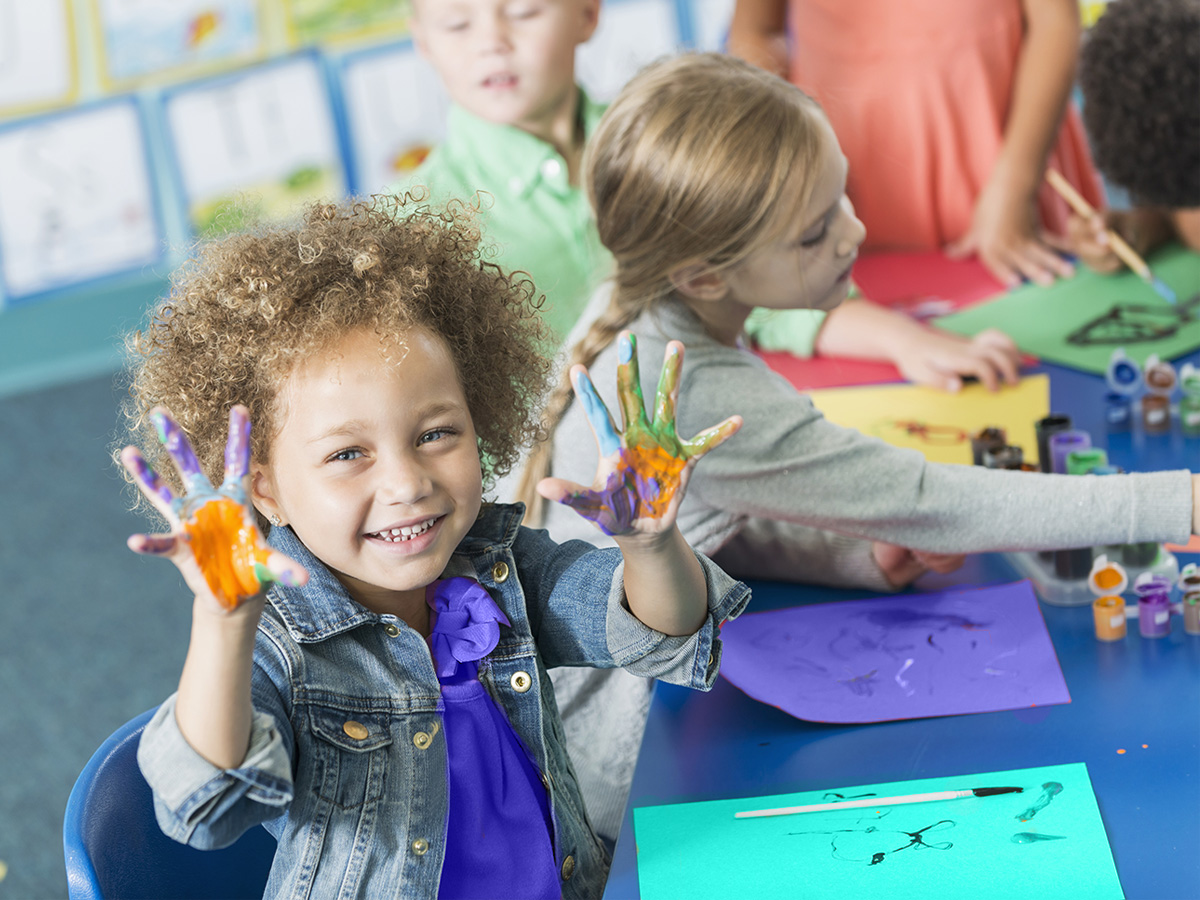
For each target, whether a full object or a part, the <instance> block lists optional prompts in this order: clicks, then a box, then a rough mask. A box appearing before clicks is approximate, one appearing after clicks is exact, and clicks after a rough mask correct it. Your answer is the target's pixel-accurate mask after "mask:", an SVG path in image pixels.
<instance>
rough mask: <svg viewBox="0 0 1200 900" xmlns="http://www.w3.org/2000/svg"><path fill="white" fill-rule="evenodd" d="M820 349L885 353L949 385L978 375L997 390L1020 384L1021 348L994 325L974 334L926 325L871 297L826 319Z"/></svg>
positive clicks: (913, 373)
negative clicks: (957, 332)
mask: <svg viewBox="0 0 1200 900" xmlns="http://www.w3.org/2000/svg"><path fill="white" fill-rule="evenodd" d="M816 350H817V352H818V353H820V354H822V355H823V356H853V357H858V358H868V359H886V360H889V361H890V362H892V363H893V364H894V365H895V366H896V368H897V369H899V370H900V374H901V375H903V376H904V377H905V378H907V379H908V380H909V381H911V382H913V383H915V384H927V385H929V386H931V387H936V388H941V389H942V390H945V391H957V390H958V389H959V388H960V387H962V377H963V376H973V377H975V378H978V379H979V381H980V382H981V383H982V384H983V385H984V386H985V387H986V388H987V389H988V390H989V391H994V390H996V389H997V388H999V387H1000V383H1001V382H1002V381H1003V382H1004V383H1006V384H1016V383H1017V381H1018V378H1019V375H1018V365H1019V363H1020V351H1018V350H1017V345H1016V344H1014V343H1013V341H1012V338H1010V337H1009V336H1008V335H1006V334H1004V333H1003V332H1001V331H997V330H996V329H994V328H989V329H987V330H986V331H981V332H980V333H979V334H977V335H975V337H973V338H964V337H961V336H960V335H957V334H950V333H949V332H946V331H939V330H937V329H934V328H929V327H927V326H925V325H922V324H921V323H920V322H917V321H915V320H913V319H910V318H909V317H908V316H906V315H904V314H902V313H898V312H896V311H895V310H891V309H888V308H887V307H885V306H880V305H879V304H877V303H872V302H870V301H869V300H847V301H846V302H845V303H843V304H842V305H841V306H839V307H838V308H837V309H835V310H834V311H833V312H831V313H830V314H829V315H828V316H827V317H826V319H825V323H824V324H823V325H822V326H821V330H820V331H819V332H818V333H817V340H816Z"/></svg>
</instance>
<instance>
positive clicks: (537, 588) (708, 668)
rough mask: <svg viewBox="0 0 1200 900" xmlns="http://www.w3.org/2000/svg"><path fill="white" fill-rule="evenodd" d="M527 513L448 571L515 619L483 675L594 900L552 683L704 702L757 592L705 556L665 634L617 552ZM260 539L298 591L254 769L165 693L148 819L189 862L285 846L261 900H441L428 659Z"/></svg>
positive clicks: (440, 777)
mask: <svg viewBox="0 0 1200 900" xmlns="http://www.w3.org/2000/svg"><path fill="white" fill-rule="evenodd" d="M522 514H523V508H522V507H521V506H520V505H519V504H518V505H500V504H497V505H490V506H489V505H485V506H484V508H483V511H482V512H481V513H480V516H479V519H478V520H477V521H476V522H475V524H474V526H473V527H472V528H471V531H470V533H469V534H468V535H467V536H466V537H465V538H464V539H463V541H462V543H461V544H459V546H458V548H457V549H456V551H455V553H454V554H453V556H452V557H451V561H450V564H449V566H448V567H447V570H446V573H445V576H446V577H450V576H454V575H466V576H468V577H471V578H475V579H476V580H478V581H479V583H480V584H482V585H483V586H484V588H485V589H486V590H487V591H488V593H489V594H490V595H491V597H492V599H493V600H495V601H496V603H497V605H498V606H499V607H500V609H501V610H502V611H503V612H504V613H505V615H506V616H507V617H508V619H509V621H510V622H511V623H512V626H511V627H510V628H506V627H503V626H501V629H500V642H499V644H497V646H496V648H495V649H494V650H493V651H492V652H491V653H490V654H488V655H487V656H486V657H484V658H483V659H482V660H480V664H479V678H480V680H481V681H482V682H483V684H484V685H485V686H486V688H487V690H488V692H489V693H490V694H491V696H492V697H493V698H495V700H496V702H497V703H498V704H499V706H500V708H501V709H502V710H503V711H504V713H505V714H506V715H507V717H508V719H509V721H510V722H511V723H512V726H513V728H514V729H515V731H516V733H517V735H518V736H519V737H520V738H521V740H522V741H523V742H524V744H525V746H526V747H527V748H528V749H529V751H530V753H531V756H532V758H533V761H534V763H535V764H536V766H537V768H538V770H539V771H540V772H541V774H542V782H543V784H544V785H545V786H546V789H547V792H548V794H549V798H550V808H551V817H552V820H553V830H554V833H553V835H552V838H553V842H554V852H555V860H556V863H557V866H558V871H559V875H560V877H561V879H562V881H561V884H562V890H563V896H564V897H570V898H574V897H580V898H584V897H588V898H590V897H599V896H600V894H601V892H602V891H603V887H604V879H605V873H606V871H607V866H608V859H607V854H606V851H605V850H604V848H603V845H602V844H601V843H600V842H599V841H598V839H597V838H596V837H595V835H594V834H593V833H592V829H591V827H590V825H589V824H588V821H587V815H586V813H585V811H584V806H583V800H582V798H581V796H580V793H579V787H578V785H577V783H576V780H575V773H574V771H573V769H572V767H571V763H570V761H569V759H568V757H567V753H566V749H565V743H564V739H563V731H562V724H561V722H560V720H559V716H558V709H557V706H556V705H555V701H554V691H553V689H552V686H551V684H550V680H549V677H548V675H547V671H546V670H547V669H548V668H554V667H556V666H600V667H611V666H625V667H626V668H628V669H629V670H630V671H631V672H634V673H635V674H638V675H646V676H655V677H657V678H661V679H663V680H665V681H670V682H673V683H676V684H684V685H689V686H691V687H695V688H699V689H701V690H707V689H709V688H710V687H711V686H712V684H713V681H714V680H715V678H716V674H717V669H718V666H719V664H720V655H721V652H720V641H719V639H718V636H717V634H718V632H717V629H718V627H719V625H720V623H721V622H722V621H724V620H725V619H727V618H732V617H734V616H736V615H738V614H739V613H740V612H741V611H742V610H743V609H744V608H745V606H746V603H747V601H748V600H749V589H748V588H747V587H746V586H745V585H743V584H740V583H739V582H736V581H734V580H733V579H731V578H730V577H729V576H727V575H725V574H724V573H723V572H722V571H721V570H720V569H719V568H717V567H716V566H715V565H714V564H713V563H711V562H710V561H709V560H707V559H705V558H704V557H702V556H699V555H698V558H699V559H700V561H701V564H702V565H703V567H704V573H705V579H706V582H707V590H708V598H707V599H708V608H709V615H708V618H707V619H706V620H705V622H704V624H703V625H702V626H701V628H700V629H699V631H698V632H697V633H696V634H694V635H691V636H688V637H669V636H666V635H663V634H661V633H660V632H657V631H654V630H652V629H650V628H648V627H646V626H645V625H644V624H642V623H641V622H640V621H639V620H638V619H637V618H635V617H634V616H633V615H632V614H631V613H630V611H629V608H628V606H627V605H626V603H625V597H624V587H623V581H622V571H623V566H622V560H621V554H620V552H619V551H618V550H612V549H609V550H597V549H596V548H594V547H592V546H591V545H589V544H586V543H584V542H582V541H572V542H569V543H566V544H556V543H554V542H553V541H552V540H550V538H549V537H548V536H547V535H546V533H545V532H544V531H532V530H530V529H527V528H524V527H522V526H521V525H520V521H521V516H522ZM269 543H270V544H271V545H272V546H273V547H275V548H276V549H278V550H280V551H281V552H283V553H286V554H288V555H289V556H291V557H292V558H293V559H295V560H297V561H298V562H300V563H302V564H303V565H305V566H306V567H307V568H308V571H309V574H310V578H309V581H308V583H307V584H306V585H304V586H303V587H300V588H284V587H281V586H278V585H276V586H273V587H272V588H271V590H270V592H269V593H268V600H269V602H268V604H267V606H266V608H265V610H264V613H263V617H262V620H261V622H260V624H259V626H258V634H257V640H256V645H255V650H254V673H253V680H252V692H253V698H254V708H255V713H254V724H253V729H252V734H251V739H250V747H249V750H248V751H247V754H246V758H245V760H244V761H243V763H242V764H241V766H239V767H238V768H236V769H224V770H223V769H219V768H216V767H214V766H213V765H211V764H210V763H209V762H207V761H206V760H205V759H204V758H203V757H201V756H200V755H199V754H197V753H196V752H195V751H194V750H192V749H191V747H190V745H189V744H188V743H187V742H186V740H184V738H183V736H182V734H181V733H180V731H179V728H178V726H177V725H176V723H175V716H174V707H175V704H174V700H175V698H174V696H172V697H171V698H170V699H168V700H167V701H166V702H165V703H164V704H163V705H162V707H161V708H160V709H159V711H158V713H157V714H156V715H155V716H154V718H153V719H152V720H151V722H150V724H149V725H148V726H147V728H146V731H145V733H144V735H143V737H142V741H141V746H140V748H139V751H138V761H139V763H140V765H141V768H142V771H143V773H144V774H145V777H146V780H147V781H148V782H149V783H150V786H151V788H152V789H153V791H154V802H155V808H156V811H157V815H158V820H159V823H160V825H161V826H162V828H163V831H165V832H166V833H167V834H168V835H170V836H171V837H173V838H175V839H176V840H178V841H181V842H184V843H187V844H191V845H192V846H196V847H201V848H212V847H223V846H227V845H228V844H230V843H232V842H233V841H234V840H235V839H236V838H237V837H238V836H239V835H241V834H242V832H244V831H245V830H246V829H247V828H250V827H251V826H253V825H255V824H256V823H263V824H264V825H265V826H266V828H267V830H268V831H270V832H271V834H273V835H274V836H275V838H276V839H277V840H278V842H279V845H278V849H277V851H276V855H275V862H274V865H273V867H272V869H271V876H270V880H269V882H268V885H267V896H269V897H287V898H318V900H326V898H335V897H337V898H345V897H367V896H370V897H427V898H430V900H433V898H436V897H437V891H438V883H439V879H440V876H441V867H442V858H443V848H444V846H445V830H446V817H447V811H448V795H447V790H448V788H447V783H446V771H447V769H446V766H447V755H446V746H445V741H444V740H443V732H442V729H441V727H440V717H439V710H440V708H441V706H440V699H441V691H440V685H439V683H438V679H437V676H436V674H435V672H434V669H433V663H432V659H431V657H430V653H429V649H428V646H427V645H426V643H425V641H424V639H423V638H422V637H421V635H419V634H418V633H417V632H415V631H413V630H412V629H410V628H409V627H408V626H406V625H405V624H404V622H403V621H401V620H400V619H398V618H397V617H395V616H391V615H379V614H376V613H373V612H371V611H370V610H368V609H366V608H364V607H362V606H360V605H359V604H358V603H356V602H355V601H353V600H352V599H351V598H350V597H349V595H348V594H347V593H346V591H345V589H344V588H342V586H341V585H340V583H339V582H338V581H337V580H336V579H335V578H334V576H333V575H332V573H330V572H329V570H328V569H326V568H325V567H324V566H323V565H321V563H319V562H318V561H317V560H316V558H315V557H313V556H312V554H311V553H309V552H308V550H307V549H306V548H305V547H304V545H303V544H302V543H301V542H300V541H299V539H298V538H296V536H295V534H294V533H293V532H292V531H291V529H289V528H286V527H282V528H275V529H273V530H272V532H271V535H270V538H269Z"/></svg>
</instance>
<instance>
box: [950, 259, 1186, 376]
mask: <svg viewBox="0 0 1200 900" xmlns="http://www.w3.org/2000/svg"><path fill="white" fill-rule="evenodd" d="M1147 262H1148V263H1149V265H1150V268H1151V270H1152V271H1153V272H1154V275H1155V277H1157V278H1158V279H1159V280H1161V281H1163V282H1164V283H1166V284H1167V285H1169V286H1170V287H1171V289H1172V290H1174V291H1175V294H1176V295H1177V296H1178V298H1179V303H1180V304H1183V303H1186V302H1187V301H1188V299H1189V298H1191V297H1194V296H1195V295H1196V294H1197V293H1200V254H1197V253H1193V252H1191V251H1190V250H1186V249H1184V248H1183V247H1181V246H1179V245H1172V246H1171V247H1167V248H1164V249H1163V250H1161V251H1159V252H1158V253H1156V254H1155V255H1154V256H1152V257H1150V258H1149V259H1148V260H1147ZM1118 302H1119V303H1123V304H1132V305H1136V306H1142V307H1148V308H1150V309H1151V310H1152V311H1151V313H1149V314H1146V313H1141V314H1139V317H1140V318H1145V319H1146V320H1147V321H1149V322H1153V323H1154V324H1162V323H1163V322H1169V321H1171V319H1170V318H1164V316H1166V317H1170V316H1172V315H1173V314H1172V312H1171V311H1172V310H1173V309H1174V307H1172V306H1171V304H1170V303H1168V302H1167V301H1166V300H1164V299H1163V298H1162V297H1161V296H1159V295H1158V293H1157V292H1155V290H1154V289H1153V288H1152V287H1151V286H1150V285H1148V284H1147V283H1146V282H1144V281H1142V279H1141V278H1139V277H1138V276H1137V275H1135V274H1133V273H1132V272H1129V271H1125V272H1121V273H1119V274H1116V275H1101V274H1099V273H1097V272H1093V271H1091V270H1090V269H1087V268H1086V267H1085V266H1083V265H1079V266H1078V267H1077V270H1076V274H1075V276H1074V277H1073V278H1067V279H1061V280H1059V281H1056V282H1055V283H1054V284H1053V285H1051V286H1050V287H1039V286H1038V285H1034V284H1029V285H1025V286H1024V287H1021V288H1018V289H1016V290H1014V291H1011V292H1010V293H1007V294H1002V295H1000V296H999V297H997V298H996V299H994V300H989V301H987V302H985V303H980V304H977V305H976V306H972V307H969V308H968V309H964V310H962V311H960V312H956V313H951V314H950V315H948V316H943V317H941V318H940V319H938V320H937V325H938V326H940V327H942V328H945V329H946V330H948V331H953V332H957V333H958V334H965V335H974V334H978V333H979V332H981V331H983V330H984V329H985V328H999V329H1000V330H1001V331H1003V332H1005V333H1006V334H1008V335H1009V336H1011V337H1012V339H1013V340H1014V341H1016V342H1017V346H1018V347H1020V348H1021V349H1022V350H1023V351H1025V352H1026V353H1031V354H1033V355H1034V356H1039V357H1041V358H1042V359H1043V360H1045V361H1047V362H1053V363H1059V364H1061V365H1064V366H1071V367H1072V368H1075V369H1082V370H1083V371H1085V372H1094V373H1096V374H1103V373H1104V372H1105V370H1106V369H1107V368H1108V360H1109V357H1110V356H1111V355H1112V352H1113V350H1114V349H1116V348H1117V347H1124V348H1125V352H1126V353H1127V354H1128V355H1129V357H1130V358H1131V359H1135V360H1137V362H1138V363H1139V364H1142V363H1145V361H1146V357H1148V356H1149V355H1150V354H1151V353H1156V354H1158V356H1159V358H1160V359H1175V358H1176V357H1179V356H1182V355H1183V354H1185V353H1189V352H1191V351H1192V350H1195V349H1196V348H1197V347H1200V307H1193V308H1192V312H1191V317H1190V321H1188V322H1186V323H1183V324H1180V325H1179V327H1178V329H1177V331H1176V332H1175V334H1174V335H1173V336H1171V337H1166V338H1161V339H1158V340H1146V341H1141V340H1134V339H1130V340H1120V341H1119V342H1114V343H1104V344H1097V345H1091V346H1078V345H1074V344H1070V343H1068V342H1067V336H1068V335H1070V334H1072V333H1073V332H1075V331H1077V330H1078V329H1080V328H1082V327H1083V326H1084V325H1086V324H1087V323H1088V322H1091V321H1092V320H1094V319H1096V318H1098V317H1100V316H1103V315H1104V314H1105V313H1107V312H1108V311H1109V310H1111V309H1112V308H1113V306H1114V305H1115V304H1116V303H1118ZM1160 311H1161V313H1160Z"/></svg>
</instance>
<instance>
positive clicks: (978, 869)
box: [633, 763, 1124, 900]
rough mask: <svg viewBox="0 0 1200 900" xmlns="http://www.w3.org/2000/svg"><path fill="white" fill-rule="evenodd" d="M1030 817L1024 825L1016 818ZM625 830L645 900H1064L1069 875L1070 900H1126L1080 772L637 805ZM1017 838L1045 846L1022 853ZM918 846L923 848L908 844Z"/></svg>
mask: <svg viewBox="0 0 1200 900" xmlns="http://www.w3.org/2000/svg"><path fill="white" fill-rule="evenodd" d="M1053 782H1057V783H1058V784H1061V785H1062V790H1061V791H1059V792H1058V793H1053V790H1051V791H1049V792H1048V791H1046V790H1045V789H1044V787H1043V786H1044V785H1046V784H1049V783H1053ZM1010 785H1013V786H1019V787H1023V788H1024V789H1025V790H1024V792H1023V793H1020V794H1002V795H997V796H993V797H968V798H966V799H962V800H941V801H934V802H929V803H909V804H904V805H900V806H881V807H864V808H862V809H847V810H842V811H834V812H815V813H800V814H797V815H792V816H775V817H770V818H756V819H735V818H734V817H733V814H734V813H735V812H740V811H743V810H754V809H774V808H776V807H781V806H799V805H802V804H809V803H828V802H831V801H834V800H837V799H839V798H838V796H836V795H841V799H846V800H849V799H854V798H855V797H858V796H862V795H864V794H868V793H874V794H877V795H878V796H880V797H894V796H900V795H907V794H918V793H927V792H931V791H949V790H967V789H971V788H978V787H1002V786H1010ZM1043 801H1045V802H1043ZM1039 805H1040V806H1041V808H1040V809H1036V812H1035V814H1034V815H1033V816H1032V817H1031V818H1028V819H1027V820H1026V821H1021V820H1020V818H1019V817H1020V816H1022V815H1024V814H1027V813H1028V812H1029V811H1030V810H1031V809H1032V808H1035V807H1038V806H1039ZM633 823H634V833H635V836H636V839H637V853H638V881H639V884H640V888H641V895H642V898H643V900H663V898H677V897H687V898H688V900H703V898H714V900H718V898H719V900H726V898H729V897H754V898H755V900H771V898H781V900H783V898H786V900H794V898H796V897H804V898H805V900H822V898H828V900H845V898H848V897H878V898H883V897H886V898H888V900H904V898H913V900H929V898H931V897H936V898H938V900H953V898H963V900H1015V898H1019V900H1039V898H1047V900H1059V898H1061V897H1062V896H1063V891H1064V882H1063V878H1064V877H1067V878H1069V879H1070V889H1069V893H1070V896H1071V897H1072V900H1118V898H1121V897H1123V896H1124V894H1123V892H1122V890H1121V883H1120V881H1119V880H1118V878H1117V871H1116V867H1115V866H1114V865H1113V859H1112V851H1111V850H1109V846H1108V836H1107V835H1106V834H1105V831H1104V824H1103V822H1101V820H1100V810H1099V809H1098V808H1097V806H1096V797H1095V794H1094V793H1093V792H1092V783H1091V779H1089V778H1088V773H1087V766H1086V765H1084V764H1083V763H1070V764H1068V765H1060V766H1041V767H1038V768H1032V769H1013V770H1010V771H1004V772H985V773H982V774H978V775H956V776H954V777H951V778H922V779H918V780H915V781H896V782H891V783H886V784H873V785H865V786H861V787H850V788H833V789H831V790H830V791H807V792H804V793H799V794H776V795H773V796H769V797H752V798H748V799H740V800H714V801H708V802H704V803H678V804H671V805H668V806H648V807H640V808H638V809H635V810H634V811H633ZM935 823H942V824H938V825H935ZM947 823H953V824H947ZM931 826H934V827H931ZM923 829H924V831H923ZM1014 835H1026V836H1028V835H1035V836H1037V837H1040V838H1042V839H1041V840H1037V839H1030V838H1029V837H1025V838H1024V842H1022V843H1017V842H1014V841H1013V837H1014ZM914 836H916V838H917V839H919V840H920V841H921V842H922V843H920V844H915V843H914ZM946 844H949V845H951V846H945V845H946Z"/></svg>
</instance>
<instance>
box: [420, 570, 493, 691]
mask: <svg viewBox="0 0 1200 900" xmlns="http://www.w3.org/2000/svg"><path fill="white" fill-rule="evenodd" d="M425 602H426V603H427V604H428V605H429V608H430V609H431V610H433V614H434V619H433V630H432V633H431V634H430V635H429V643H430V646H431V649H432V650H433V667H434V669H435V670H436V671H437V674H438V677H439V678H449V677H450V676H452V675H453V674H454V673H455V672H457V671H458V664H459V663H464V662H474V661H475V660H477V659H482V658H483V657H485V656H487V655H488V654H489V653H491V652H492V650H493V649H494V648H495V646H496V644H497V643H499V641H500V625H499V624H498V623H499V622H503V623H504V624H505V625H511V624H512V623H511V622H509V621H508V618H507V617H506V616H505V615H504V613H502V612H501V611H500V607H498V606H497V605H496V602H495V601H494V600H492V598H491V597H490V596H489V595H488V592H487V591H486V590H484V588H483V586H482V585H481V584H480V583H479V582H478V581H476V580H475V579H474V578H447V579H444V580H442V581H435V582H433V584H431V585H429V586H428V587H427V588H425Z"/></svg>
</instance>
